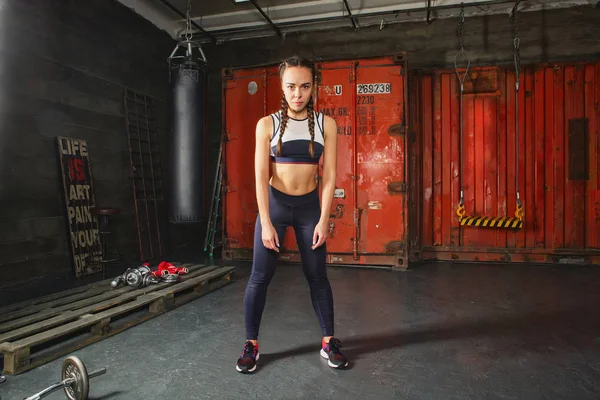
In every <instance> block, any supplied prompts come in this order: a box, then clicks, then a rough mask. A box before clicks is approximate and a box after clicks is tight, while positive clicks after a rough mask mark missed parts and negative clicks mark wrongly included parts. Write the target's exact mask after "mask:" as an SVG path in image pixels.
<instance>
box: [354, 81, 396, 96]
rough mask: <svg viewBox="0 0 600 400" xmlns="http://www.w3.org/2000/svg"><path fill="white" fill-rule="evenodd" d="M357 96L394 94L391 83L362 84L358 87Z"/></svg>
mask: <svg viewBox="0 0 600 400" xmlns="http://www.w3.org/2000/svg"><path fill="white" fill-rule="evenodd" d="M356 93H357V94H387V93H392V84H391V83H362V84H359V85H356Z"/></svg>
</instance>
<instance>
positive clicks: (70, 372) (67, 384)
mask: <svg viewBox="0 0 600 400" xmlns="http://www.w3.org/2000/svg"><path fill="white" fill-rule="evenodd" d="M105 373H106V368H101V369H99V370H97V371H93V372H90V373H88V371H87V368H86V367H85V364H84V363H83V361H81V360H80V359H79V358H78V357H76V356H70V357H67V358H66V359H65V361H63V364H62V368H61V374H60V376H61V379H62V380H61V381H60V382H57V383H55V384H53V385H52V386H49V387H47V388H46V389H44V390H42V391H41V392H39V393H37V394H34V395H33V396H31V397H27V398H25V400H39V399H41V398H43V397H46V396H48V395H49V394H50V393H52V392H55V391H57V390H59V389H62V388H64V390H65V394H66V395H67V398H68V399H69V400H87V398H88V395H89V392H90V379H91V378H94V377H96V376H100V375H103V374H105Z"/></svg>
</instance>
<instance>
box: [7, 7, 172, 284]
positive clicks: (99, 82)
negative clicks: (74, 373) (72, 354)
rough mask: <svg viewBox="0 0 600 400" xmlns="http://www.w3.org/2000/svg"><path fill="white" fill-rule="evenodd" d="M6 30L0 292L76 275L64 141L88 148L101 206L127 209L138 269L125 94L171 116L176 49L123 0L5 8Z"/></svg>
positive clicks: (123, 236)
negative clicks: (170, 63) (171, 61)
mask: <svg viewBox="0 0 600 400" xmlns="http://www.w3.org/2000/svg"><path fill="white" fill-rule="evenodd" d="M0 21H2V23H1V24H0V173H1V184H0V210H1V215H0V276H1V277H2V278H0V286H5V285H7V284H10V283H11V282H14V281H16V280H23V279H28V278H30V277H40V276H44V275H47V274H58V273H63V272H65V273H69V272H70V271H72V268H73V267H72V265H71V259H70V255H69V247H68V241H67V238H68V237H67V226H66V218H65V211H64V206H63V200H62V197H61V196H62V195H61V190H62V186H61V180H60V175H59V166H58V161H57V160H58V155H57V150H56V136H69V137H73V138H79V139H85V140H87V141H88V146H89V153H90V158H91V162H92V174H93V183H94V186H95V196H96V201H97V204H98V205H100V206H113V207H119V208H121V209H122V215H121V216H120V217H119V224H120V228H121V229H120V230H119V232H118V234H119V238H120V243H119V244H120V249H121V250H122V251H123V252H124V253H125V255H126V256H127V257H129V258H133V259H135V258H136V257H137V252H138V250H137V248H138V247H137V236H136V226H135V218H134V211H133V201H132V190H131V182H130V179H129V155H128V139H127V133H126V129H125V121H124V109H123V88H124V87H128V88H131V89H133V90H135V91H138V92H140V93H143V94H145V95H148V96H152V97H154V98H156V99H158V100H159V101H160V103H159V104H160V105H161V107H164V102H165V101H166V95H167V92H166V88H167V86H166V85H167V84H166V74H167V65H166V57H167V56H168V54H169V53H170V52H171V50H172V48H173V46H174V43H175V42H174V41H173V40H172V39H171V38H170V37H169V36H168V35H167V34H166V33H165V32H162V31H160V30H159V29H158V28H156V27H154V26H153V25H152V24H151V23H150V22H148V21H146V20H144V19H143V18H140V17H139V16H137V15H136V14H135V13H134V12H133V11H131V10H130V9H128V8H127V7H125V6H123V5H122V4H120V3H118V2H117V1H115V0H86V1H74V0H62V1H58V0H27V1H10V2H3V5H2V7H0ZM161 112H162V111H161Z"/></svg>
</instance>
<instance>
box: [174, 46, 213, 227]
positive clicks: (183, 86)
mask: <svg viewBox="0 0 600 400" xmlns="http://www.w3.org/2000/svg"><path fill="white" fill-rule="evenodd" d="M182 49H183V50H184V51H185V55H177V53H178V52H179V50H182ZM169 84H170V102H169V105H170V113H169V114H170V118H169V121H170V123H169V126H170V130H169V133H170V137H169V159H168V170H169V173H168V177H169V184H168V188H169V190H168V192H167V193H168V201H167V203H168V204H169V221H170V222H171V223H174V224H188V223H198V222H202V220H203V218H204V209H205V204H204V202H205V196H204V186H205V185H204V127H205V124H204V117H205V115H204V112H205V100H206V99H205V92H206V57H205V56H204V52H203V51H202V48H201V47H200V45H199V44H198V43H196V42H193V41H191V40H189V39H188V40H184V41H182V42H179V43H178V45H177V47H175V50H173V53H172V54H171V56H170V57H169Z"/></svg>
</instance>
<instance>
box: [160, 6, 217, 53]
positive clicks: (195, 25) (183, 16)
mask: <svg viewBox="0 0 600 400" xmlns="http://www.w3.org/2000/svg"><path fill="white" fill-rule="evenodd" d="M159 1H160V2H161V3H163V4H164V5H165V6H167V7H168V8H169V9H170V10H171V11H173V12H174V13H175V14H177V15H179V16H180V17H181V18H187V15H185V14H184V13H182V12H181V11H179V10H178V9H177V8H176V7H175V6H173V4H171V3H169V2H168V1H167V0H159ZM190 22H191V23H192V25H193V26H194V28H196V29H198V30H199V31H200V32H202V33H203V34H204V35H205V36H207V37H208V38H209V39H210V40H211V41H212V42H213V44H216V43H217V38H215V37H214V36H213V35H212V34H211V33H210V32H208V31H207V30H205V29H204V28H202V27H201V26H200V25H198V24H197V23H195V22H194V20H191V21H190Z"/></svg>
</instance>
